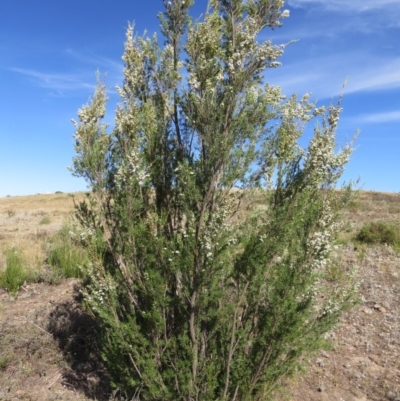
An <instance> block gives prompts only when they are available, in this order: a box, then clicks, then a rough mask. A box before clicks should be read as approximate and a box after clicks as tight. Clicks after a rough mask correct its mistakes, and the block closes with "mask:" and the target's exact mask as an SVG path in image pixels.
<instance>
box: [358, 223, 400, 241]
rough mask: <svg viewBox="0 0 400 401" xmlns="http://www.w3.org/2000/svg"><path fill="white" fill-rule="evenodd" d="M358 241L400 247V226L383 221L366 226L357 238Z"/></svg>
mask: <svg viewBox="0 0 400 401" xmlns="http://www.w3.org/2000/svg"><path fill="white" fill-rule="evenodd" d="M356 240H357V241H360V242H364V243H366V244H387V245H393V246H395V247H399V246H400V230H399V227H398V226H395V225H392V224H389V223H385V222H382V221H377V222H372V223H369V224H365V225H364V226H363V227H362V228H361V230H360V231H359V233H358V234H357V236H356Z"/></svg>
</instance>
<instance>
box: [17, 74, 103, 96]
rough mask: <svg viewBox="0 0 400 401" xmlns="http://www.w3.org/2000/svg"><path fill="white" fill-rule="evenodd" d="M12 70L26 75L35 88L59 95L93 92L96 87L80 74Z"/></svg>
mask: <svg viewBox="0 0 400 401" xmlns="http://www.w3.org/2000/svg"><path fill="white" fill-rule="evenodd" d="M10 70H11V71H13V72H16V73H18V74H21V75H24V76H25V77H27V78H28V79H29V81H30V83H31V84H33V85H34V86H37V87H40V88H44V89H50V90H52V91H54V92H55V93H58V94H59V95H62V94H63V93H64V92H71V91H77V90H83V89H84V90H88V89H90V90H93V89H94V87H95V86H94V85H93V84H89V83H87V80H86V77H84V76H82V75H79V74H62V73H46V72H42V71H36V70H32V69H25V68H10ZM92 81H93V79H92Z"/></svg>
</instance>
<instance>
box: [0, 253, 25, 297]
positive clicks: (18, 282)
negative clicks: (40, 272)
mask: <svg viewBox="0 0 400 401" xmlns="http://www.w3.org/2000/svg"><path fill="white" fill-rule="evenodd" d="M30 278H31V277H30V275H29V273H28V271H27V270H26V268H25V260H24V258H23V257H22V255H21V251H20V250H19V249H16V248H14V249H11V250H10V251H8V252H7V254H6V269H5V270H4V271H2V272H0V287H3V288H6V289H7V290H8V291H9V292H10V293H12V294H13V293H16V292H17V291H18V290H19V288H20V287H21V286H22V285H23V284H24V282H25V281H29V280H30Z"/></svg>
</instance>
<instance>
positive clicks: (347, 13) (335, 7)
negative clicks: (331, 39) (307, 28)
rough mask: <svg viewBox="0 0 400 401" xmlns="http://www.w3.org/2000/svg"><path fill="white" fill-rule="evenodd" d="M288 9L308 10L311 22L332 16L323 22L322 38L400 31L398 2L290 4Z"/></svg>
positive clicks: (300, 0) (304, 0) (299, 0)
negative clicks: (346, 33) (335, 34)
mask: <svg viewBox="0 0 400 401" xmlns="http://www.w3.org/2000/svg"><path fill="white" fill-rule="evenodd" d="M287 5H288V6H290V7H293V8H302V9H304V10H306V11H307V17H308V18H313V17H315V18H319V19H321V13H322V14H326V16H327V15H329V18H324V19H323V20H324V24H325V25H326V26H325V29H326V30H325V31H322V32H321V34H322V35H327V34H332V33H338V32H339V33H343V32H362V33H376V32H384V31H385V30H387V28H399V27H400V1H399V0H351V1H348V0H288V2H287ZM343 17H346V18H344V19H343ZM338 18H341V19H340V20H339V21H338Z"/></svg>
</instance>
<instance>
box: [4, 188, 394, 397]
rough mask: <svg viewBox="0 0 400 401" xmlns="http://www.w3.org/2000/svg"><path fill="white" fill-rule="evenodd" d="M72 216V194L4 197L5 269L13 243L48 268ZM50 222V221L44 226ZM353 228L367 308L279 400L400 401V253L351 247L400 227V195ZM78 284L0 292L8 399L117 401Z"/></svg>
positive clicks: (377, 198) (365, 203)
mask: <svg viewBox="0 0 400 401" xmlns="http://www.w3.org/2000/svg"><path fill="white" fill-rule="evenodd" d="M57 197H58V198H57ZM56 198H57V199H56ZM9 210H11V212H10V213H9V212H8V211H9ZM13 210H14V211H15V214H13V213H12V211H13ZM71 211H72V201H71V199H70V198H68V197H67V196H66V195H46V196H41V197H39V196H38V197H35V196H32V197H19V198H4V199H0V269H2V268H3V267H4V260H5V256H4V255H5V254H4V252H5V251H6V250H7V249H9V247H10V246H12V245H15V246H19V247H21V248H22V249H23V251H24V252H25V255H27V256H28V257H30V258H31V259H33V260H34V262H33V263H32V265H31V267H32V268H38V269H40V268H44V267H43V266H44V265H45V262H44V261H45V247H46V243H47V242H48V240H49V238H51V236H52V235H53V234H54V233H55V232H56V231H57V230H58V229H59V228H60V227H61V226H62V224H63V222H65V221H67V220H68V216H69V215H70V214H71ZM43 216H49V218H50V222H49V223H46V224H40V222H41V220H42V218H43ZM346 220H347V222H348V224H347V228H346V232H345V233H344V234H343V245H342V246H341V248H340V254H341V256H342V260H343V267H344V268H345V267H348V266H351V265H352V264H355V265H357V266H358V278H359V280H360V282H361V285H360V299H361V301H360V304H359V305H358V306H356V307H355V308H354V309H352V310H351V311H349V312H347V313H346V314H345V315H344V316H343V317H342V319H341V322H340V324H339V325H338V326H337V327H336V329H335V330H334V331H333V332H332V333H331V336H330V338H331V342H332V350H330V351H322V352H320V353H319V354H318V355H315V356H313V357H312V358H309V359H308V363H309V367H308V371H307V372H306V373H305V374H303V375H297V376H296V377H295V378H294V379H290V380H289V381H287V382H283V383H282V384H284V391H282V392H281V393H280V394H279V395H278V396H277V398H276V399H277V400H290V401H331V400H332V401H364V400H376V401H384V400H389V401H395V400H398V401H400V254H398V253H396V252H394V251H393V250H392V249H391V248H389V247H386V246H375V247H364V246H360V245H356V246H355V245H354V243H353V242H351V241H350V238H352V236H353V235H354V233H355V232H356V231H357V229H359V228H360V227H361V225H362V224H363V223H364V222H369V221H374V220H384V221H388V222H394V223H396V224H398V223H399V221H400V195H397V194H379V193H363V192H362V193H361V194H360V195H359V197H358V199H356V200H355V201H353V203H352V204H351V205H350V206H349V210H348V211H347V213H346ZM41 230H43V231H46V233H47V234H43V235H41V234H40V232H41ZM38 233H39V235H38ZM31 262H32V260H31ZM77 284H78V283H77V281H76V280H65V281H63V282H62V283H61V284H59V285H57V286H54V285H48V284H44V283H41V284H27V285H25V286H24V287H23V288H22V289H21V290H20V292H19V293H18V296H17V297H16V298H15V299H14V298H13V297H10V295H9V294H8V293H7V292H6V291H4V290H0V401H1V400H7V401H10V400H31V401H39V400H40V401H42V400H43V401H50V400H71V401H72V400H82V401H83V400H85V401H87V400H89V399H90V400H104V401H107V400H108V399H109V398H110V393H111V392H110V387H109V382H108V379H107V374H106V371H105V369H104V368H103V366H102V364H101V363H100V362H99V360H98V356H97V355H98V354H97V347H96V343H95V341H93V336H92V334H93V333H94V331H95V330H96V326H95V324H94V322H93V321H92V320H91V319H90V317H89V316H87V315H85V314H84V313H83V312H82V311H81V309H80V308H79V306H78V301H77V300H76V297H77V295H78V293H77V292H76V288H75V287H76V285H77ZM74 288H75V289H74Z"/></svg>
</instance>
